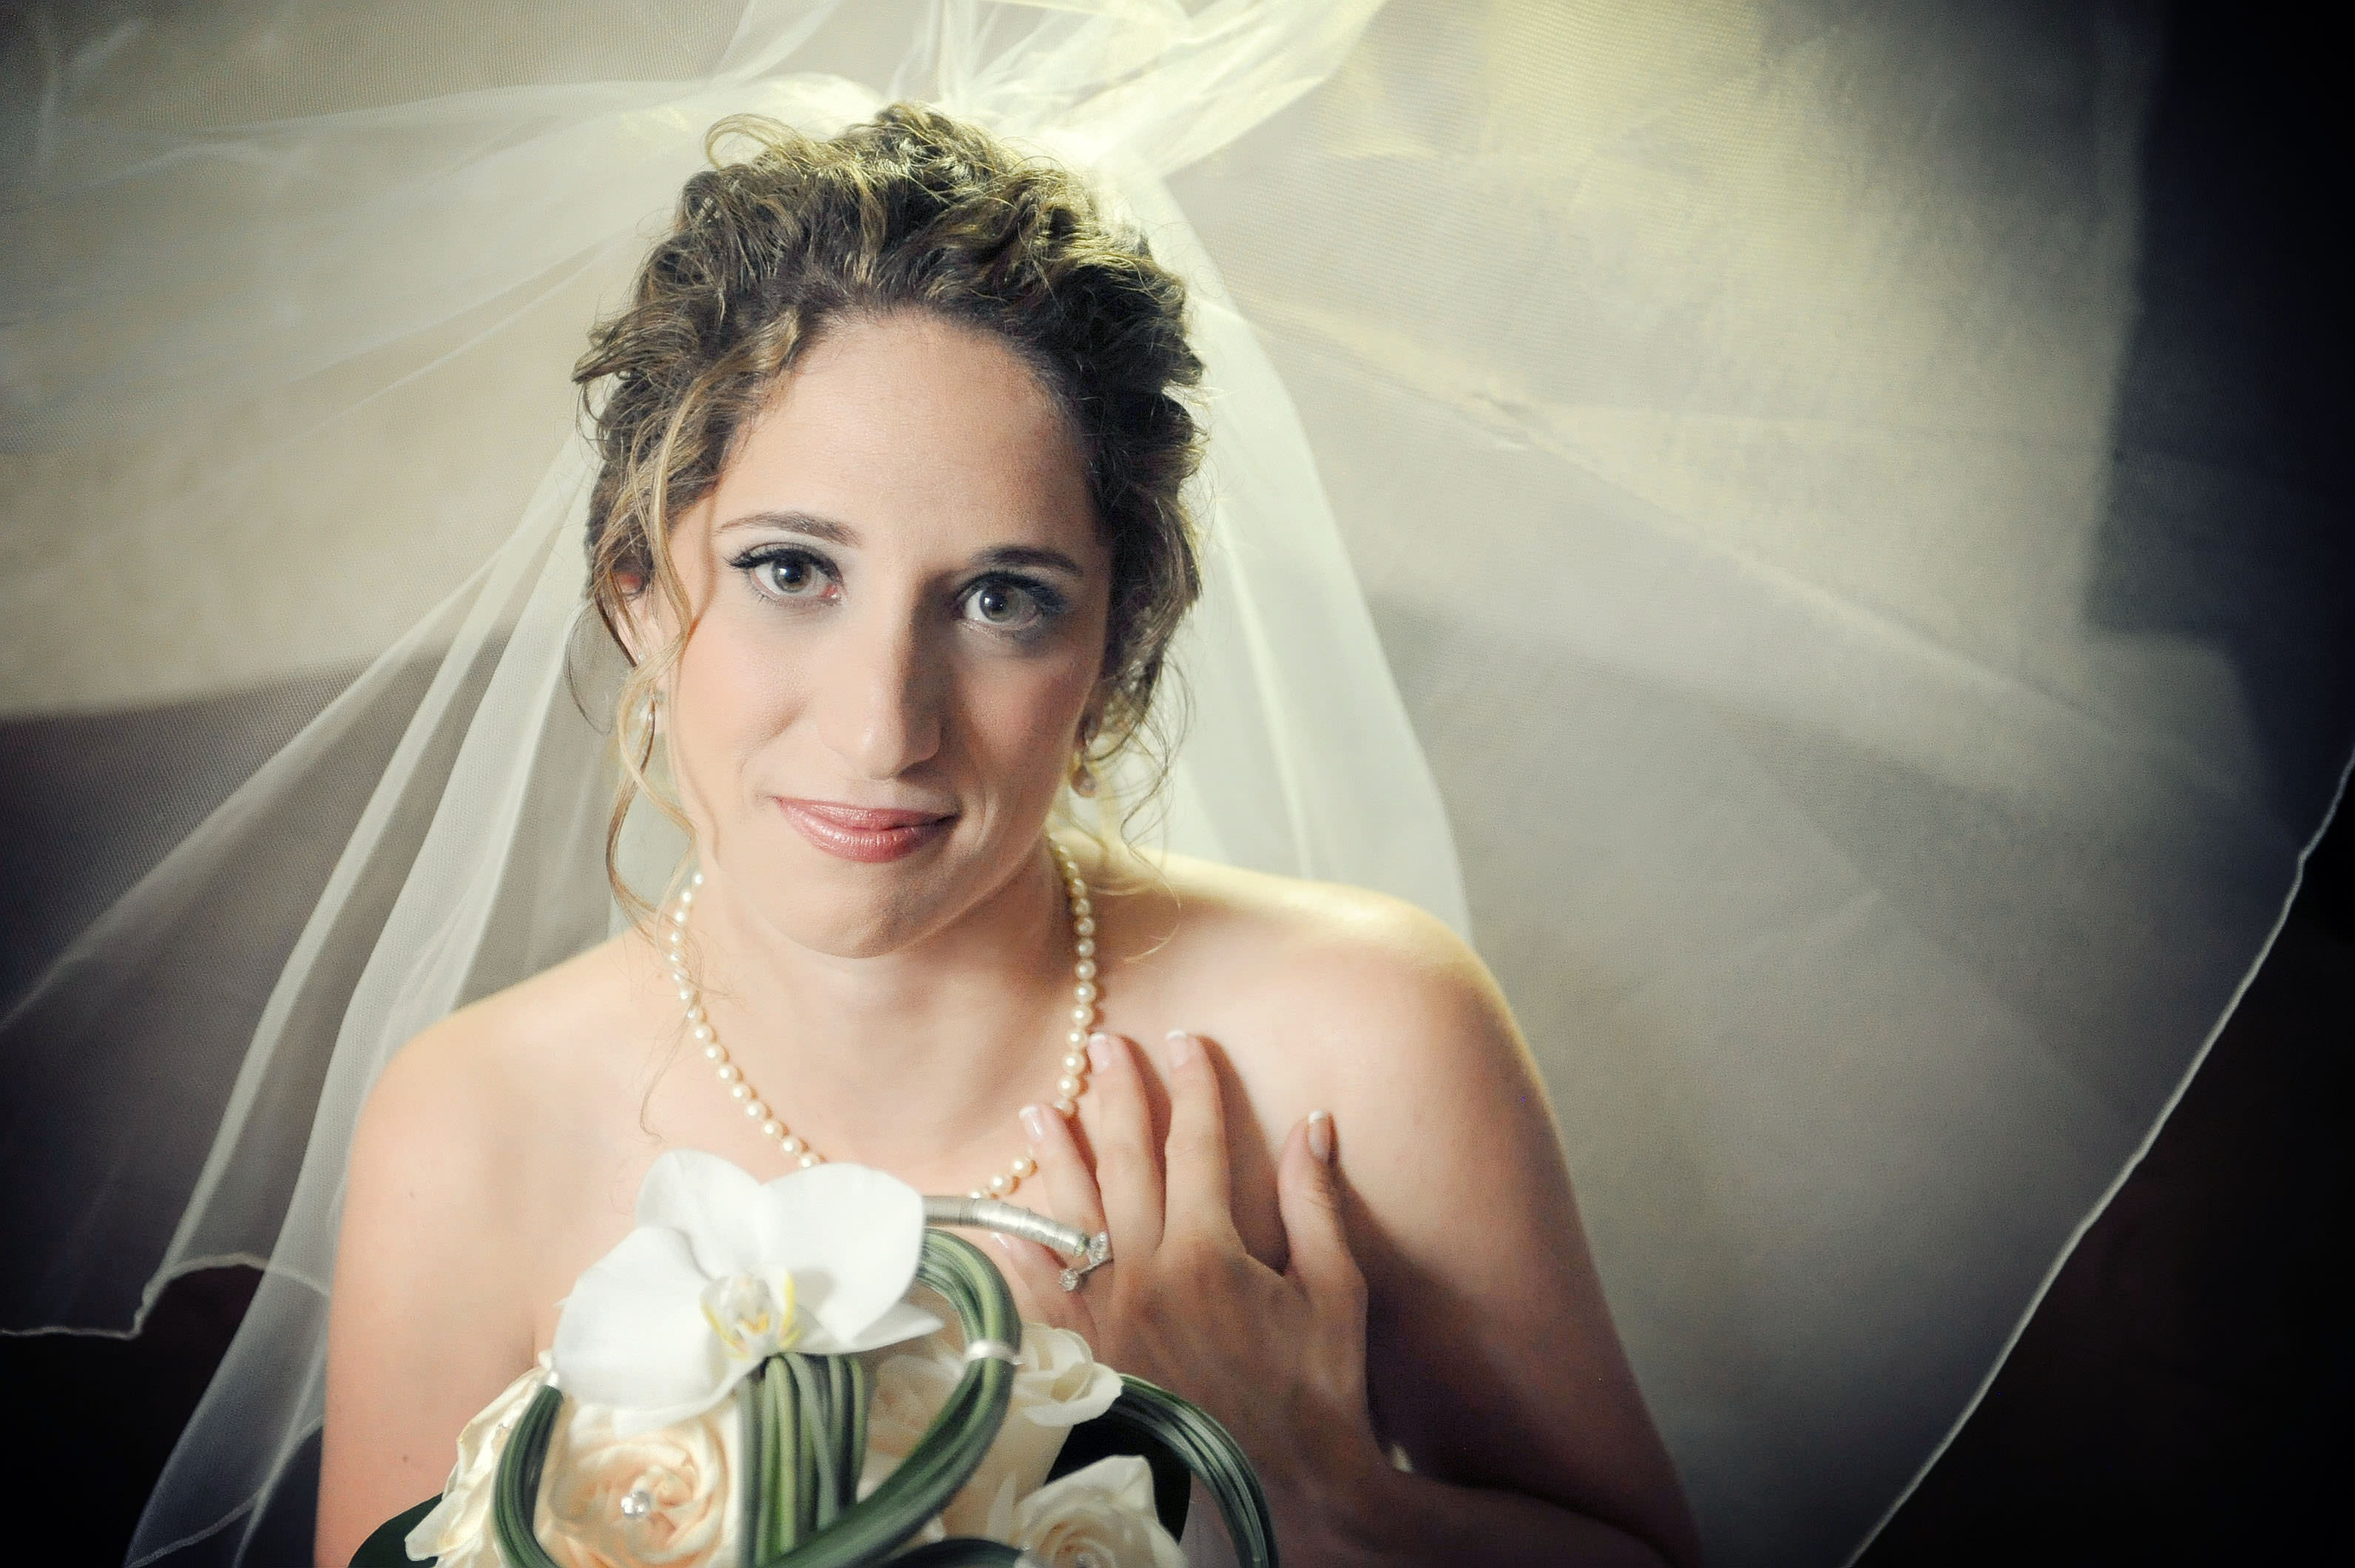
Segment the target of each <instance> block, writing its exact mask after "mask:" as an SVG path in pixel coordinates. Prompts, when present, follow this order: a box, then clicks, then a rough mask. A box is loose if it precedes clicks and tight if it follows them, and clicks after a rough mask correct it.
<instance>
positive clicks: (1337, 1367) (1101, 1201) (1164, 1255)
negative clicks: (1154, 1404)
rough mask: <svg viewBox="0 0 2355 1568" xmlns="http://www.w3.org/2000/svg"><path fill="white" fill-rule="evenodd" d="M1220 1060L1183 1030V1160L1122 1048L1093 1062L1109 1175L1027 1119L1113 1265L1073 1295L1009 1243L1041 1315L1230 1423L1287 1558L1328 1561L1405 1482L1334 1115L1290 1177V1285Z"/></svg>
mask: <svg viewBox="0 0 2355 1568" xmlns="http://www.w3.org/2000/svg"><path fill="white" fill-rule="evenodd" d="M1211 1049H1212V1048H1211V1047H1210V1046H1209V1044H1208V1042H1206V1041H1203V1040H1198V1039H1196V1038H1194V1037H1193V1036H1190V1035H1187V1034H1184V1033H1178V1032H1173V1033H1172V1034H1171V1035H1170V1036H1169V1037H1168V1039H1167V1040H1166V1041H1165V1042H1164V1044H1163V1048H1162V1051H1161V1052H1160V1055H1161V1064H1162V1077H1163V1080H1164V1082H1165V1083H1166V1084H1167V1090H1168V1095H1169V1135H1168V1140H1167V1149H1166V1157H1165V1151H1164V1149H1163V1148H1161V1147H1156V1141H1155V1138H1154V1136H1153V1118H1152V1114H1151V1111H1150V1108H1149V1106H1148V1104H1147V1101H1146V1086H1145V1081H1144V1076H1143V1073H1142V1072H1141V1070H1140V1065H1139V1063H1138V1061H1137V1057H1136V1048H1135V1046H1134V1045H1133V1044H1132V1043H1131V1042H1129V1041H1128V1040H1123V1039H1120V1038H1117V1037H1115V1036H1110V1035H1101V1034H1100V1035H1097V1036H1096V1037H1094V1039H1093V1040H1092V1041H1091V1042H1090V1044H1089V1047H1088V1053H1089V1056H1090V1058H1091V1059H1092V1062H1093V1072H1092V1078H1091V1083H1090V1093H1088V1095H1087V1097H1086V1098H1085V1099H1084V1100H1082V1102H1081V1117H1082V1123H1083V1125H1084V1126H1085V1129H1086V1133H1087V1137H1088V1143H1089V1146H1090V1148H1091V1149H1092V1152H1093V1154H1094V1157H1095V1168H1094V1171H1093V1173H1092V1174H1091V1172H1090V1170H1089V1167H1088V1161H1087V1159H1086V1157H1084V1156H1083V1155H1082V1151H1081V1149H1080V1147H1079V1144H1078V1141H1077V1139H1076V1138H1074V1136H1072V1132H1071V1127H1070V1126H1069V1125H1068V1124H1066V1123H1065V1122H1064V1120H1063V1118H1061V1117H1060V1116H1057V1115H1053V1114H1051V1113H1050V1112H1047V1111H1045V1110H1044V1109H1043V1108H1041V1107H1036V1106H1034V1107H1032V1108H1031V1109H1029V1110H1028V1111H1025V1112H1024V1113H1023V1120H1024V1124H1025V1127H1026V1130H1027V1131H1028V1134H1029V1136H1030V1140H1031V1145H1032V1152H1033V1157H1035V1158H1036V1159H1037V1160H1038V1162H1039V1175H1040V1177H1041V1178H1042V1179H1043V1180H1044V1183H1045V1185H1046V1188H1047V1190H1048V1194H1049V1196H1050V1200H1051V1201H1052V1203H1053V1207H1054V1211H1055V1217H1056V1218H1057V1219H1059V1220H1061V1221H1064V1222H1065V1223H1068V1224H1073V1225H1077V1226H1079V1227H1081V1228H1082V1229H1083V1230H1085V1231H1087V1232H1090V1233H1091V1234H1092V1233H1094V1232H1097V1231H1107V1232H1110V1234H1111V1238H1112V1255H1113V1261H1112V1262H1111V1263H1109V1264H1104V1265H1103V1267H1101V1268H1099V1269H1097V1270H1096V1271H1095V1272H1094V1273H1092V1274H1091V1275H1088V1277H1087V1279H1086V1281H1085V1283H1084V1284H1083V1285H1082V1287H1081V1288H1080V1289H1079V1290H1077V1291H1073V1292H1071V1293H1069V1294H1066V1293H1065V1292H1064V1291H1063V1290H1062V1288H1061V1285H1060V1279H1059V1276H1060V1273H1061V1269H1062V1260H1060V1258H1057V1257H1056V1256H1055V1255H1054V1254H1053V1253H1050V1252H1049V1251H1048V1250H1047V1249H1046V1248H1044V1247H1041V1246H1039V1245H1038V1244H1037V1243H1030V1242H1022V1241H1017V1240H1015V1239H1013V1238H1011V1237H1006V1236H996V1237H994V1238H993V1239H994V1240H996V1242H997V1243H998V1245H999V1248H1000V1251H1001V1254H1002V1255H1003V1256H1004V1257H1005V1259H1006V1260H1007V1266H1008V1269H1009V1272H1012V1273H1015V1274H1017V1275H1019V1276H1020V1277H1021V1279H1022V1280H1023V1282H1024V1284H1025V1285H1027V1286H1028V1294H1029V1295H1030V1296H1031V1298H1032V1299H1033V1301H1034V1302H1036V1303H1039V1305H1040V1308H1041V1309H1042V1310H1044V1311H1045V1312H1046V1313H1047V1314H1048V1315H1049V1316H1050V1317H1051V1318H1053V1319H1054V1320H1055V1321H1056V1323H1057V1325H1058V1326H1059V1327H1063V1328H1074V1329H1077V1330H1078V1331H1079V1332H1080V1333H1081V1334H1082V1335H1084V1336H1086V1338H1087V1340H1088V1342H1089V1344H1090V1345H1092V1347H1094V1349H1095V1353H1096V1356H1097V1358H1098V1359H1099V1360H1102V1361H1103V1362H1105V1363H1106V1364H1108V1365H1110V1366H1113V1367H1114V1368H1117V1369H1118V1370H1120V1371H1124V1372H1133V1373H1135V1375H1137V1376H1138V1377H1142V1378H1146V1379H1148V1380H1150V1381H1153V1382H1156V1383H1159V1384H1161V1385H1162V1386H1164V1387H1166V1388H1168V1389H1171V1390H1173V1391H1174V1392H1177V1393H1180V1394H1183V1395H1184V1396H1185V1397H1186V1398H1188V1399H1190V1400H1192V1401H1194V1402H1195V1403H1197V1404H1199V1405H1201V1406H1202V1407H1203V1408H1204V1409H1206V1410H1208V1411H1209V1413H1211V1414H1212V1415H1214V1416H1216V1417H1217V1418H1218V1419H1219V1420H1220V1422H1222V1423H1224V1424H1225V1425H1226V1427H1227V1430H1228V1431H1229V1432H1231V1434H1233V1435H1234V1437H1235V1440H1236V1441H1237V1442H1238V1443H1240V1444H1241V1445H1242V1448H1243V1452H1244V1453H1245V1454H1246V1455H1248V1456H1250V1458H1251V1461H1252V1465H1253V1466H1254V1467H1256V1468H1257V1469H1258V1471H1259V1474H1260V1480H1261V1484H1262V1485H1263V1487H1264V1488H1266V1490H1267V1493H1268V1499H1269V1503H1270V1506H1271V1508H1272V1509H1273V1510H1274V1512H1275V1515H1276V1518H1277V1521H1278V1528H1279V1535H1280V1538H1281V1541H1282V1545H1283V1550H1284V1555H1285V1557H1286V1559H1287V1560H1289V1561H1295V1562H1315V1561H1317V1560H1318V1559H1319V1558H1321V1557H1323V1556H1325V1555H1327V1554H1328V1552H1329V1551H1330V1550H1331V1549H1332V1548H1335V1547H1337V1546H1339V1545H1340V1544H1341V1542H1342V1541H1344V1540H1345V1539H1346V1538H1347V1537H1348V1535H1349V1534H1350V1533H1352V1531H1351V1530H1350V1521H1351V1520H1355V1519H1361V1518H1363V1517H1364V1505H1365V1502H1366V1499H1367V1498H1368V1495H1369V1493H1370V1492H1371V1491H1372V1490H1373V1489H1374V1488H1377V1487H1379V1486H1380V1483H1381V1478H1382V1477H1385V1476H1392V1475H1395V1471H1393V1470H1392V1469H1391V1466H1390V1464H1389V1462H1388V1461H1387V1460H1386V1459H1385V1458H1384V1457H1383V1456H1382V1454H1381V1451H1380V1446H1379V1445H1378V1444H1377V1442H1376V1441H1375V1437H1374V1432H1373V1423H1372V1419H1371V1415H1370V1413H1369V1409H1368V1405H1367V1399H1366V1285H1365V1277H1364V1275H1362V1274H1361V1273H1360V1272H1359V1268H1358V1264H1357V1261H1356V1260H1355V1259H1354V1258H1353V1257H1352V1256H1351V1254H1350V1252H1349V1246H1348V1239H1347V1237H1346V1236H1345V1234H1344V1233H1343V1229H1342V1221H1341V1209H1340V1201H1339V1191H1338V1187H1337V1173H1336V1172H1335V1170H1334V1167H1333V1157H1334V1152H1335V1146H1334V1136H1333V1135H1334V1128H1333V1119H1332V1117H1331V1116H1329V1115H1327V1114H1326V1113H1324V1112H1322V1111H1318V1112H1315V1113H1312V1114H1311V1115H1308V1116H1307V1117H1305V1118H1304V1119H1303V1120H1302V1121H1301V1123H1300V1124H1299V1125H1296V1126H1295V1127H1294V1128H1293V1129H1292V1134H1291V1136H1289V1137H1288V1138H1287V1139H1286V1140H1285V1142H1284V1151H1283V1154H1282V1155H1281V1157H1279V1160H1278V1164H1277V1169H1276V1194H1277V1201H1278V1206H1279V1210H1280V1212H1281V1213H1282V1216H1283V1220H1284V1233H1285V1236H1286V1239H1287V1242H1288V1243H1289V1259H1288V1262H1287V1264H1286V1267H1285V1268H1284V1272H1283V1273H1281V1274H1279V1273H1277V1272H1276V1271H1275V1270H1273V1269H1272V1268H1270V1267H1268V1266H1267V1265H1266V1264H1263V1263H1261V1262H1260V1261H1259V1260H1258V1259H1256V1258H1254V1257H1252V1255H1251V1253H1249V1252H1248V1251H1246V1250H1245V1248H1244V1246H1243V1243H1242V1238H1241V1234H1240V1233H1239V1232H1238V1231H1237V1229H1236V1226H1235V1220H1234V1211H1233V1206H1232V1194H1231V1189H1230V1186H1229V1179H1228V1165H1227V1141H1226V1123H1225V1116H1224V1113H1223V1111H1222V1108H1221V1106H1220V1093H1219V1075H1218V1071H1217V1068H1216V1066H1215V1064H1214V1063H1213V1062H1212V1061H1211V1059H1210V1055H1209V1052H1210V1051H1211Z"/></svg>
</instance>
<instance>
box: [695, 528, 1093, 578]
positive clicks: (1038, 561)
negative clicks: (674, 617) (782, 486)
mask: <svg viewBox="0 0 2355 1568" xmlns="http://www.w3.org/2000/svg"><path fill="white" fill-rule="evenodd" d="M731 528H783V529H785V530H786V531H787V532H789V533H796V534H801V535H803V536H805V537H806V538H809V539H823V540H825V541H826V543H827V544H831V545H839V546H841V547H842V548H843V549H858V529H856V528H852V527H851V526H850V525H849V524H848V523H843V522H837V521H836V520H835V519H834V518H832V517H818V516H817V515H816V514H815V513H812V512H747V513H745V514H744V515H743V516H742V517H730V518H729V519H728V520H727V521H726V522H724V523H722V524H720V525H719V527H718V528H714V529H713V530H712V532H713V533H715V534H724V533H726V532H728V531H729V530H730V529H731ZM974 564H975V566H983V567H1015V566H1032V567H1043V568H1045V569H1046V570H1048V571H1060V572H1066V573H1068V574H1070V575H1071V576H1072V577H1078V578H1085V577H1086V576H1087V573H1086V571H1083V570H1082V569H1081V566H1080V563H1079V562H1078V561H1076V560H1072V559H1071V557H1070V556H1068V555H1066V554H1064V553H1063V552H1062V551H1061V550H1059V549H1047V548H1046V547H1044V546H1041V545H1027V544H1001V545H992V546H991V547H990V548H989V549H985V550H983V551H982V552H981V553H980V554H978V555H976V556H975V557H974Z"/></svg>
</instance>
